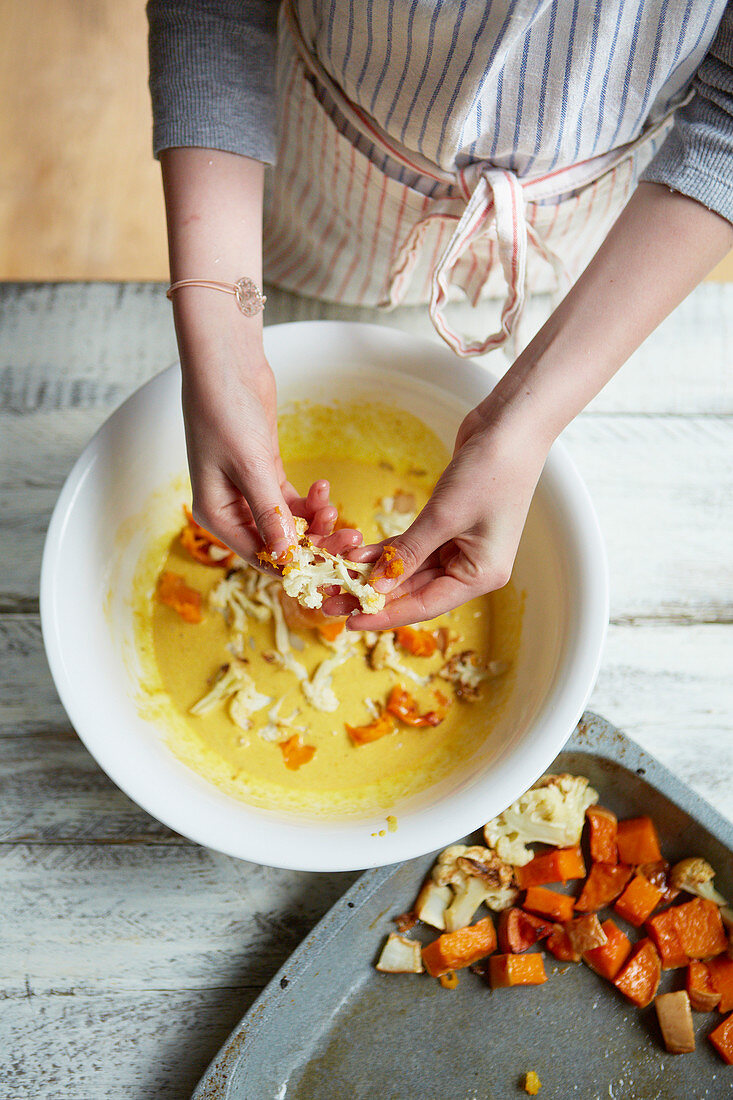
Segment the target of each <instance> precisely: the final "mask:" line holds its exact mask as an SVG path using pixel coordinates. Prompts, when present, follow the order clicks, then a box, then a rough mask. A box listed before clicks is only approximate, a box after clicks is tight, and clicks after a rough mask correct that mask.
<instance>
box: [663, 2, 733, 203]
mask: <svg viewBox="0 0 733 1100" xmlns="http://www.w3.org/2000/svg"><path fill="white" fill-rule="evenodd" d="M693 88H694V92H695V94H694V96H693V98H692V99H691V100H690V102H689V103H688V104H686V106H684V107H682V108H680V110H679V111H678V112H677V114H676V115H675V122H674V127H673V129H672V131H671V133H670V134H669V137H668V138H667V140H666V141H665V143H664V145H663V146H662V148H661V149H660V150H659V152H658V153H657V155H656V156H655V157H654V159H653V160H652V162H651V163H650V164H649V166H648V167H647V168H646V169H645V171H644V172H642V175H641V179H642V180H648V181H649V182H651V183H663V184H665V185H666V186H667V187H669V188H671V189H672V190H673V191H681V192H682V194H684V195H689V196H690V198H693V199H697V201H698V202H701V203H702V204H703V205H704V206H707V207H708V209H710V210H714V211H715V212H716V213H717V214H721V215H722V216H723V217H724V218H727V219H728V221H730V222H733V3H729V4H728V6H727V7H726V9H725V12H724V14H723V19H722V20H721V23H720V27H719V28H718V33H717V34H716V36H715V39H714V40H713V43H712V46H711V47H710V50H709V52H708V54H707V55H706V57H705V59H704V61H703V62H702V64H701V65H700V68H699V69H698V71H697V73H696V75H695V79H694V81H693Z"/></svg>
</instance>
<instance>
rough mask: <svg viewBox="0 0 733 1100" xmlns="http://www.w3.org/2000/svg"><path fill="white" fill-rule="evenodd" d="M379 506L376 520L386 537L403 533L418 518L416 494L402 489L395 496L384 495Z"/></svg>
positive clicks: (389, 537)
mask: <svg viewBox="0 0 733 1100" xmlns="http://www.w3.org/2000/svg"><path fill="white" fill-rule="evenodd" d="M377 506H378V508H379V511H378V512H377V514H376V515H375V517H374V520H375V522H376V524H377V526H378V527H379V530H380V531H381V532H382V535H383V536H384V538H386V539H391V538H394V537H395V535H401V534H402V532H403V531H406V530H407V528H408V527H409V526H410V525H411V524H412V523H414V522H415V519H416V518H417V509H416V507H415V497H414V495H413V494H412V493H403V492H402V490H401V489H398V490H397V492H396V493H395V495H394V496H393V497H382V499H381V500H380V501H378V504H377Z"/></svg>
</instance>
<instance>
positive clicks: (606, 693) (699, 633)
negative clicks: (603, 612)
mask: <svg viewBox="0 0 733 1100" xmlns="http://www.w3.org/2000/svg"><path fill="white" fill-rule="evenodd" d="M731 667H733V628H732V627H730V626H722V625H700V626H674V625H668V624H666V623H649V624H644V625H638V624H637V625H634V624H624V625H617V626H612V627H611V628H610V629H609V632H608V640H607V643H606V649H605V652H604V654H603V661H602V664H601V671H600V676H599V678H598V683H597V685H596V688H595V690H594V692H593V695H592V697H591V700H590V703H589V704H588V705H589V708H590V709H591V710H594V711H596V712H597V713H598V714H602V715H603V716H604V717H605V718H607V719H608V720H609V721H610V722H613V724H614V725H616V726H618V727H619V729H622V730H623V731H624V732H625V733H627V734H628V735H629V737H632V738H633V739H634V740H635V741H637V742H638V743H639V744H640V745H642V746H643V747H644V748H645V749H646V750H647V752H649V753H651V754H652V756H655V757H656V758H657V759H658V760H660V761H661V762H662V763H663V764H664V765H666V767H668V768H669V769H670V771H673V772H674V773H675V774H676V775H677V776H679V778H680V779H682V780H684V782H686V783H689V784H690V786H691V787H693V789H694V790H696V791H697V793H698V794H700V795H701V796H702V797H703V798H705V799H707V801H708V802H710V804H711V805H712V806H714V807H715V808H716V809H717V810H718V811H719V812H720V813H722V814H723V815H724V816H725V817H727V818H729V819H730V820H731V821H733V751H731V746H733V679H732V678H731V674H730V672H731Z"/></svg>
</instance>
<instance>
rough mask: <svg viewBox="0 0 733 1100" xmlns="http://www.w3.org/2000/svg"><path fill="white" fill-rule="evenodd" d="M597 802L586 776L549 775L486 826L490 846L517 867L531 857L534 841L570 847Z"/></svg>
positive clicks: (596, 793)
mask: <svg viewBox="0 0 733 1100" xmlns="http://www.w3.org/2000/svg"><path fill="white" fill-rule="evenodd" d="M597 801H598V792H597V791H595V790H593V788H592V787H591V786H590V785H589V783H588V780H587V779H586V778H585V776H583V775H546V776H544V777H543V778H542V779H540V780H539V781H538V782H537V783H535V785H534V786H533V787H531V788H530V789H529V790H528V791H526V793H525V794H523V795H522V796H521V797H520V798H518V799H517V800H516V802H512V804H511V806H508V807H507V809H506V810H504V812H503V813H500V814H499V815H498V817H495V818H492V820H491V821H489V822H487V824H486V825H484V838H485V840H486V843H487V844H488V845H489V847H490V848H493V849H494V851H495V852H496V853H497V854H498V855H499V856H501V858H502V859H504V860H506V862H507V863H512V864H514V866H515V867H523V866H524V865H525V864H526V863H529V861H530V860H531V859H532V851H531V850H530V849H529V848H528V847H527V845H528V844H532V843H533V842H535V841H542V842H543V843H545V844H555V845H557V846H558V847H560V848H570V847H572V846H573V845H575V844H579V843H580V834H581V833H582V831H583V822H584V820H585V811H586V810H587V809H588V807H589V806H592V805H593V804H594V803H595V802H597Z"/></svg>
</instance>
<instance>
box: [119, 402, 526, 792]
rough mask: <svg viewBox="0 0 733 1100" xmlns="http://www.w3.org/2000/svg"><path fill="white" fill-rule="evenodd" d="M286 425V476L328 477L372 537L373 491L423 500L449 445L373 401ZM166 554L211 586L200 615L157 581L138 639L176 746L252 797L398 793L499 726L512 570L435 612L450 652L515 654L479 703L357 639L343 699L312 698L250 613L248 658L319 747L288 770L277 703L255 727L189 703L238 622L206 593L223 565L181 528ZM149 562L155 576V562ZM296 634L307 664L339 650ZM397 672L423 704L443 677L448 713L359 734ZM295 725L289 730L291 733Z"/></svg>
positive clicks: (337, 497)
mask: <svg viewBox="0 0 733 1100" xmlns="http://www.w3.org/2000/svg"><path fill="white" fill-rule="evenodd" d="M280 433H281V445H282V449H283V457H284V461H285V466H286V469H287V471H288V475H289V477H290V479H291V481H292V482H293V483H294V484H295V485H296V487H297V488H298V489H299V490H300V491H301V492H305V491H306V490H307V488H308V486H309V485H310V484H311V482H312V481H314V480H316V479H317V478H321V477H327V478H328V479H329V480H330V482H331V486H332V492H331V499H332V500H333V501H334V503H336V504H337V505H338V506H339V512H340V514H342V515H343V516H344V517H346V518H347V519H348V521H349V523H350V524H354V525H355V526H357V527H358V528H359V529H360V530H362V531H363V533H364V537H365V541H367V542H371V541H376V540H378V539H379V538H381V537H382V535H381V533H380V531H379V529H378V527H377V524H376V521H375V516H376V514H377V513H378V512H379V510H380V509H379V504H378V502H379V501H380V500H381V499H383V498H385V497H391V496H393V495H394V494H395V492H396V491H397V490H401V491H403V492H405V493H411V494H414V497H415V501H416V506H417V508H418V509H419V508H420V507H422V505H423V504H424V503H425V501H426V500H427V498H428V496H429V494H430V491H431V489H432V487H433V485H434V483H435V481H436V479H437V477H438V476H439V474H440V472H441V470H442V469H443V467H444V466H445V464H446V462H447V461H448V458H449V456H448V454H447V452H446V450H445V448H444V447H443V445H442V444H441V443H440V441H439V440H438V439H437V438H436V437H435V436H434V435H433V434H432V433H431V432H430V431H429V430H428V429H427V428H426V427H425V426H424V425H423V424H422V423H421V422H420V421H418V420H417V419H415V418H414V417H412V416H410V415H409V414H407V413H404V412H402V411H399V410H395V409H390V408H388V407H383V406H378V405H359V406H338V407H334V408H327V407H324V406H313V407H311V406H308V407H303V406H300V407H298V408H297V409H295V410H294V411H292V412H290V413H288V414H286V415H284V416H282V417H281V424H280ZM161 568H162V569H166V570H170V571H172V572H174V573H177V574H180V575H182V576H183V577H184V578H185V581H186V583H187V584H188V585H190V586H191V587H193V588H195V589H197V590H198V591H200V592H201V593H202V595H203V597H204V599H203V607H204V617H203V621H202V622H201V623H198V624H191V623H187V622H185V621H183V619H181V617H180V616H179V615H178V614H177V613H176V612H175V611H174V610H173V609H172V608H170V607H168V606H166V605H164V604H161V603H160V602H158V601H155V600H151V599H150V595H151V593H150V585H149V582H148V584H147V585H146V586H145V593H144V598H143V599H142V600H141V602H140V617H139V618H140V623H141V628H142V629H141V632H140V633H141V642H142V645H141V653H142V655H143V659H144V660H145V654H146V653H147V656H148V658H150V656H151V650H152V655H153V656H154V661H155V664H156V669H155V673H156V675H155V676H153V677H152V678H151V680H156V681H158V683H159V685H162V688H163V689H164V694H165V696H167V699H168V700H169V703H170V708H171V717H172V718H174V719H175V720H173V721H171V722H169V723H168V725H169V728H170V734H169V739H170V743H171V746H172V748H173V749H174V751H175V752H176V753H177V754H178V755H179V756H180V757H181V758H182V759H183V760H184V761H185V762H186V763H188V764H189V765H190V766H192V767H194V768H195V769H196V770H197V771H198V772H200V773H201V774H203V775H205V776H206V777H207V778H208V779H210V780H211V781H213V782H214V783H217V784H218V785H220V786H222V787H224V788H225V789H226V790H227V791H228V792H229V793H233V794H235V795H237V796H239V797H242V798H244V799H245V800H247V801H250V802H253V803H255V804H259V805H277V806H278V808H279V809H283V808H288V807H290V808H292V809H293V810H296V809H297V810H299V811H303V810H306V811H313V812H316V813H323V812H326V813H333V812H337V813H349V812H363V811H365V810H372V809H376V808H378V807H380V808H384V807H389V806H390V805H392V804H394V802H395V800H396V799H397V798H399V797H401V796H405V795H408V794H412V793H415V792H416V791H419V790H422V789H424V788H425V787H427V786H428V785H429V784H430V783H431V782H432V781H434V780H435V779H436V778H438V777H439V776H442V775H444V774H445V773H446V772H447V771H451V770H452V769H453V768H454V767H455V766H456V765H457V764H458V763H460V762H461V761H462V760H465V759H466V757H467V756H469V755H470V754H472V753H473V752H474V751H475V750H476V748H477V747H478V745H479V744H480V743H481V742H482V741H484V740H485V739H487V738H490V737H491V733H492V726H493V723H494V720H495V719H496V717H497V716H498V714H499V712H500V710H501V709H503V707H504V705H505V703H506V700H507V698H508V696H509V693H510V692H511V686H512V680H513V675H512V667H511V666H512V662H513V660H514V658H515V656H516V652H517V649H518V645H519V633H520V630H519V625H520V600H519V598H518V596H517V593H516V592H515V590H514V589H513V587H512V585H511V584H509V585H507V586H506V587H505V588H504V589H502V590H501V591H500V592H497V593H493V594H492V595H490V596H486V597H482V598H480V599H477V600H474V601H472V602H471V603H470V604H467V605H465V606H464V607H461V608H458V609H457V610H456V611H453V612H451V613H450V614H449V615H445V616H442V617H441V618H440V619H437V620H435V622H434V623H433V624H430V626H431V627H432V626H440V625H445V626H447V627H449V628H450V630H451V631H452V632H454V634H456V635H459V636H460V639H459V640H458V641H456V642H455V643H454V644H453V645H452V647H451V649H450V650H449V653H448V656H450V655H451V654H453V653H457V652H459V651H462V650H466V649H469V650H475V651H476V652H477V654H478V655H479V657H480V658H481V659H482V660H486V659H491V660H499V661H506V662H508V664H509V671H508V672H507V673H506V674H505V675H503V676H501V677H499V678H497V679H494V680H491V679H489V680H487V681H485V682H484V684H483V686H482V689H481V698H480V699H479V700H478V701H477V702H474V703H468V702H462V701H460V700H458V699H455V697H454V690H453V687H452V685H451V684H449V683H447V682H446V681H445V680H442V679H437V680H435V681H434V683H433V684H431V685H430V686H429V687H426V688H422V687H418V686H417V685H416V684H414V683H412V682H411V681H408V680H405V679H404V678H402V677H400V676H399V675H398V674H397V673H396V672H394V671H392V670H388V669H382V670H379V671H375V670H374V669H372V668H370V667H369V664H368V661H367V658H366V652H367V651H366V647H365V646H363V644H361V643H359V642H357V643H356V644H357V656H356V657H352V658H350V659H349V660H348V661H347V662H346V663H345V664H343V665H342V666H341V667H339V668H337V669H336V671H335V672H334V674H333V688H334V691H335V693H336V695H337V696H338V698H339V700H340V707H339V709H338V711H336V712H334V713H326V712H323V711H319V710H316V709H314V708H313V707H312V706H310V705H309V704H308V702H307V701H306V699H305V698H304V696H303V693H302V691H301V688H300V685H299V683H298V681H297V679H296V678H295V677H294V676H293V674H292V673H291V672H290V671H288V670H287V669H283V668H280V667H277V666H276V665H274V664H272V663H270V662H269V661H268V660H267V659H266V658H265V657H264V656H263V654H271V653H272V651H273V649H274V625H273V622H272V620H270V621H268V622H257V621H255V620H254V619H252V618H250V619H249V622H248V632H249V638H248V640H247V645H246V648H245V651H244V652H245V655H246V657H247V670H248V672H249V673H250V675H251V676H252V678H253V679H254V681H255V683H256V686H257V689H258V690H259V691H260V692H262V693H264V695H266V696H268V697H270V698H271V699H272V701H273V703H274V702H275V701H276V700H278V699H282V703H281V705H280V714H282V715H285V716H290V715H291V714H293V712H295V711H297V712H298V714H297V716H296V718H295V719H294V722H295V725H296V726H298V727H304V731H303V732H302V733H301V739H302V741H303V742H304V743H305V744H308V745H313V746H315V749H316V752H315V755H314V756H313V758H312V759H311V760H310V761H309V762H308V763H307V764H305V765H303V766H302V767H300V768H299V769H298V770H294V771H291V770H289V769H287V768H286V767H285V763H284V758H283V753H282V751H281V749H280V748H279V746H278V744H277V743H276V742H275V741H272V740H267V741H266V740H263V738H262V737H261V736H260V735H259V733H258V730H261V729H262V727H264V726H265V725H266V724H267V722H268V712H269V710H270V707H269V706H268V707H265V708H263V709H262V710H261V711H259V712H257V713H256V714H255V715H253V719H252V727H251V729H249V730H246V731H244V730H242V729H241V728H239V727H238V726H237V725H235V723H234V722H233V721H232V719H231V718H230V717H229V714H228V711H227V708H226V706H217V707H216V708H215V709H214V710H213V711H211V712H210V713H208V714H205V715H202V716H200V717H195V716H192V715H191V714H190V713H189V709H190V707H191V706H192V705H193V704H194V703H195V702H196V701H197V700H199V699H200V698H201V697H202V696H204V695H205V694H206V693H207V691H208V690H209V688H210V686H211V681H212V678H213V677H214V675H215V674H216V671H217V669H219V668H220V666H221V665H222V664H224V663H225V662H228V661H231V651H230V650H229V649H228V644H230V643H231V640H232V635H231V632H230V629H229V627H228V625H227V623H226V621H225V619H224V616H223V615H222V613H221V612H219V611H217V610H215V609H213V608H209V607H207V605H206V596H207V594H208V593H209V592H210V590H211V589H212V588H213V587H214V586H215V585H216V584H217V583H218V582H219V581H220V580H221V578H222V576H223V575H224V570H223V569H221V568H212V567H209V566H205V565H201V564H199V563H198V562H196V561H194V560H193V559H192V558H191V557H189V555H188V554H187V553H186V551H185V550H183V549H182V547H181V545H180V542H179V540H178V538H177V537H174V538H173V540H172V541H171V542H170V544H169V545H168V547H167V553H166V555H165V561H164V563H162V565H161V562H160V550H158V552H157V569H158V570H160V569H161ZM142 575H147V577H148V578H150V576H151V571H150V563H148V566H147V569H144V570H143V571H142ZM294 637H295V639H296V640H295V643H294V644H295V649H294V656H295V657H296V658H297V660H298V661H300V662H301V663H302V664H303V665H305V666H306V668H307V669H308V672H309V673H312V672H313V671H314V670H315V669H316V667H317V666H318V665H319V664H320V662H321V661H323V660H325V659H327V658H329V657H331V656H333V650H332V649H330V648H329V647H327V646H326V645H325V644H324V643H323V642H322V641H321V640H320V639H319V637H318V635H317V634H316V633H315V632H314V631H312V630H306V631H303V632H302V633H299V634H295V635H294ZM301 646H302V648H301ZM398 652H399V656H400V660H401V661H402V662H403V663H404V664H405V665H407V666H409V667H411V668H413V669H414V670H415V671H416V672H418V673H419V674H420V675H422V676H426V675H428V674H430V673H434V672H437V671H438V669H440V667H441V666H442V665H443V664H444V662H445V659H446V658H445V657H444V656H442V655H441V653H440V652H436V653H435V654H434V655H433V656H431V657H414V656H411V655H410V654H409V653H406V652H405V651H403V650H402V649H400V648H399V647H398ZM144 660H143V663H144ZM395 683H402V684H404V686H405V687H406V688H407V690H408V691H409V692H410V693H411V694H412V695H414V697H415V698H416V699H417V700H418V702H419V704H420V710H421V711H424V710H427V709H430V708H431V707H434V706H435V698H434V694H433V688H434V687H437V688H439V689H440V690H441V691H442V692H443V693H444V694H445V695H446V696H448V697H449V698H451V699H452V700H454V701H453V702H452V705H451V706H450V708H449V710H448V714H447V717H446V718H445V719H444V721H443V722H442V723H441V724H440V725H438V726H436V727H433V728H417V729H415V728H410V727H408V726H405V725H402V724H401V723H399V722H395V725H396V727H397V729H396V732H395V733H393V734H391V735H388V736H386V737H383V738H382V739H380V740H378V741H374V742H373V743H370V744H367V745H362V746H359V747H356V746H354V745H353V744H352V742H351V740H350V739H349V737H348V735H347V732H346V730H345V725H344V724H345V723H349V724H350V725H355V726H359V725H364V724H367V723H369V722H370V721H372V714H371V713H370V710H369V708H368V706H367V703H366V702H365V699H367V698H368V699H371V700H373V701H374V702H375V703H377V704H378V705H379V704H383V703H384V702H385V701H386V699H387V697H388V695H389V691H390V689H391V687H392V686H393V685H394V684H395ZM289 732H290V731H288V732H283V735H282V736H283V739H285V738H286V737H287V736H289Z"/></svg>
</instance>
